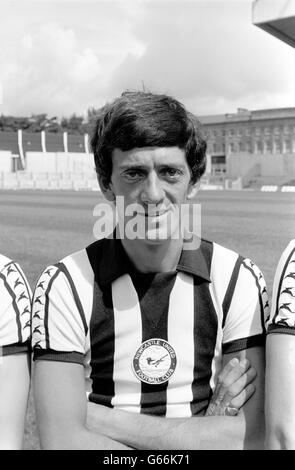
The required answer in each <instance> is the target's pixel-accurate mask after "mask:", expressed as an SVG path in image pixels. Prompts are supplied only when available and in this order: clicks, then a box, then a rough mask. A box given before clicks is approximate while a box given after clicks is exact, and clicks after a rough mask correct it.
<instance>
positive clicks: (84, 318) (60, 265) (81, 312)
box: [56, 263, 88, 336]
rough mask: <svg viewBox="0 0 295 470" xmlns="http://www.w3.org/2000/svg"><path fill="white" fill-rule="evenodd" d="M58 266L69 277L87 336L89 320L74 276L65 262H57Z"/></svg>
mask: <svg viewBox="0 0 295 470" xmlns="http://www.w3.org/2000/svg"><path fill="white" fill-rule="evenodd" d="M56 266H57V267H58V268H59V269H60V271H62V272H63V273H64V275H65V276H66V278H67V280H68V282H69V284H70V287H71V290H72V293H73V296H74V300H75V303H76V306H77V309H78V312H79V314H80V317H81V320H82V323H83V327H84V331H85V336H87V333H88V325H87V322H86V317H85V313H84V309H83V306H82V303H81V300H80V297H79V294H78V292H77V289H76V286H75V284H74V282H73V279H72V277H71V275H70V273H69V271H68V269H67V267H66V266H65V264H64V263H57V264H56Z"/></svg>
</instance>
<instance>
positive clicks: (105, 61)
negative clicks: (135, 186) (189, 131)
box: [0, 0, 295, 117]
mask: <svg viewBox="0 0 295 470" xmlns="http://www.w3.org/2000/svg"><path fill="white" fill-rule="evenodd" d="M252 3H253V2H252V0H174V1H170V0H162V1H161V0H117V1H115V0H107V1H103V0H0V114H13V115H18V116H29V115H31V114H37V113H46V114H47V115H48V116H50V117H52V116H57V117H62V116H70V115H72V114H73V113H76V114H79V115H82V114H83V115H85V114H86V112H87V109H88V108H91V107H94V108H99V107H100V106H102V105H103V104H105V103H106V102H107V101H110V100H112V99H113V98H114V97H116V96H118V95H120V94H121V93H122V92H123V91H124V90H126V89H128V90H142V89H143V88H144V89H146V90H149V91H152V92H155V93H166V94H170V95H172V96H174V97H175V98H177V99H178V100H179V101H181V102H182V103H183V104H184V105H185V106H187V107H188V109H189V110H190V111H192V112H194V113H195V114H197V115H208V114H222V113H227V112H235V111H236V109H237V108H238V107H241V108H247V109H251V110H253V109H265V108H276V107H291V106H295V79H294V77H295V50H294V49H293V48H291V47H290V46H288V45H287V44H285V43H283V42H281V41H279V40H278V39H276V38H274V37H273V36H271V35H270V34H267V33H266V32H264V31H262V30H261V29H259V28H258V27H256V26H254V25H253V24H252ZM1 97H2V103H1Z"/></svg>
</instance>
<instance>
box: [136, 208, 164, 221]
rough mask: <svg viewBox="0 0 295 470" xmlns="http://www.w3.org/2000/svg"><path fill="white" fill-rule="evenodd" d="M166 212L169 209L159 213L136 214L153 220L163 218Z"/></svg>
mask: <svg viewBox="0 0 295 470" xmlns="http://www.w3.org/2000/svg"><path fill="white" fill-rule="evenodd" d="M167 212H169V209H165V210H164V211H160V212H138V214H139V215H142V216H144V217H147V218H150V219H155V218H157V217H161V216H163V215H164V214H167Z"/></svg>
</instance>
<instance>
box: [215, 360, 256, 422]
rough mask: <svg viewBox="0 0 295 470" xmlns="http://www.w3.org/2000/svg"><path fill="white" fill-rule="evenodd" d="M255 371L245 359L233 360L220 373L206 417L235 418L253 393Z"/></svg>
mask: <svg viewBox="0 0 295 470" xmlns="http://www.w3.org/2000/svg"><path fill="white" fill-rule="evenodd" d="M255 377H256V371H255V369H254V368H253V367H252V366H251V364H250V362H249V361H248V360H247V359H242V360H239V359H238V358H234V359H232V360H231V361H229V362H228V363H227V364H226V366H225V367H224V368H223V369H222V371H221V372H220V374H219V376H218V379H217V386H216V388H215V390H214V393H213V395H212V398H211V400H210V403H209V406H208V408H207V411H206V416H217V415H229V416H235V415H236V414H238V412H239V409H240V408H241V407H242V406H243V405H244V404H245V403H246V402H247V401H248V400H249V398H250V397H251V396H252V395H253V393H254V392H255V386H254V385H253V384H252V382H253V380H254V379H255Z"/></svg>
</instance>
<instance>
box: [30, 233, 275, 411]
mask: <svg viewBox="0 0 295 470" xmlns="http://www.w3.org/2000/svg"><path fill="white" fill-rule="evenodd" d="M267 309H268V301H267V293H266V287H265V281H264V278H263V276H262V274H261V272H260V270H259V269H258V268H257V266H255V264H254V263H252V261H250V260H249V259H245V258H243V257H241V256H239V255H238V254H237V253H235V252H233V251H231V250H228V249H226V248H223V247H222V246H220V245H218V244H216V243H212V242H209V241H206V240H202V242H201V245H200V248H199V249H196V250H189V251H187V250H184V251H182V254H181V257H180V260H179V264H178V266H177V269H176V271H175V272H169V273H147V274H144V273H139V272H136V271H134V270H133V268H132V267H131V265H130V263H129V262H128V259H127V256H126V255H125V252H124V250H123V247H122V244H121V242H120V241H119V240H115V239H114V240H112V239H103V240H99V241H97V242H95V243H93V244H92V245H90V246H89V247H87V248H86V249H84V250H81V251H79V252H77V253H74V254H72V255H70V256H68V257H66V258H65V259H63V260H62V261H61V262H60V263H58V264H56V265H53V266H50V267H49V268H47V269H46V270H45V271H44V272H43V274H42V275H41V277H40V279H39V281H38V283H37V286H36V290H35V293H34V302H33V320H32V321H33V347H34V359H35V360H42V359H46V360H53V361H67V362H74V363H79V364H83V365H84V366H85V379H86V389H87V392H88V394H89V395H88V398H89V400H90V401H93V402H96V403H99V404H102V405H106V406H109V407H118V408H121V409H124V410H127V411H133V412H141V413H149V414H153V415H162V416H166V417H189V416H192V415H196V414H203V413H204V412H205V410H206V407H207V405H208V402H209V400H210V397H211V394H212V390H213V389H214V387H215V384H216V379H217V375H218V373H219V372H220V369H221V363H222V355H223V354H226V353H230V352H236V351H240V350H243V349H245V348H249V347H252V346H259V345H262V344H264V339H265V327H264V318H265V315H266V314H267V313H268V312H267ZM148 340H155V341H150V342H148V343H145V342H146V341H148ZM143 343H144V345H145V346H147V345H149V346H151V345H152V347H151V348H150V349H146V351H148V353H145V352H143V354H141V353H139V354H137V352H138V350H139V351H141V352H142V351H143V349H144V348H141V349H140V347H141V345H142V344H143ZM152 343H153V344H152ZM163 345H164V346H163ZM167 345H168V346H167ZM163 347H164V349H163ZM170 347H171V348H170ZM165 348H166V349H165ZM169 348H170V349H169ZM149 351H150V353H149ZM171 351H174V352H175V355H176V359H175V361H176V366H175V361H174V362H173V360H172V357H173V354H172V355H171V353H170V352H171ZM136 358H138V360H137V359H136ZM136 361H137V362H136ZM167 361H168V362H167ZM169 361H170V362H169ZM166 362H167V364H168V365H167V371H168V372H169V371H170V372H169V373H168V372H167V373H168V375H169V374H172V375H171V377H170V378H169V380H166V381H164V380H162V379H161V378H160V379H158V378H157V377H160V376H161V370H162V369H163V367H164V363H166ZM134 364H138V367H139V369H140V368H141V370H140V371H139V373H145V371H148V372H147V375H148V374H149V373H150V375H151V376H152V378H153V377H154V378H153V380H155V382H153V383H149V382H147V381H144V380H143V381H142V380H141V379H140V377H139V375H138V374H136V373H135V372H134V371H135V369H136V367H137V366H135V365H134ZM162 366H163V367H162ZM169 368H170V369H169ZM164 372H165V371H164ZM164 372H163V374H164ZM153 374H154V375H153ZM148 380H149V378H148ZM157 380H158V382H157Z"/></svg>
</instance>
